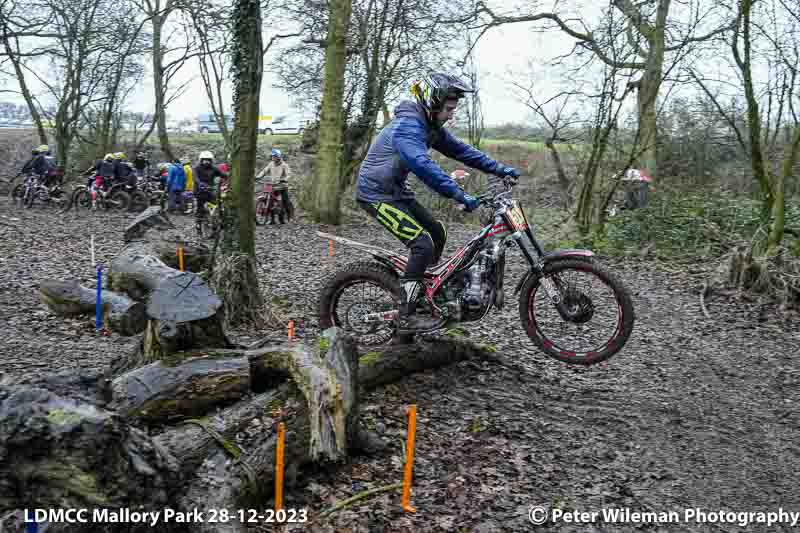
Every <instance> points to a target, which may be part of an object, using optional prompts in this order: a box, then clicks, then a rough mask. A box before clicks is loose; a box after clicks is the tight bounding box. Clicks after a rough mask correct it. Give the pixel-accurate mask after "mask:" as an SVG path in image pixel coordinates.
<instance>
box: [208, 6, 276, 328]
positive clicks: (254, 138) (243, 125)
mask: <svg viewBox="0 0 800 533" xmlns="http://www.w3.org/2000/svg"><path fill="white" fill-rule="evenodd" d="M233 20H234V27H233V60H232V70H233V77H234V102H233V103H234V112H235V116H236V121H235V123H236V126H235V128H234V132H233V136H232V139H231V148H232V158H233V161H232V163H233V165H232V168H231V171H232V172H231V181H230V190H229V191H228V193H227V196H226V197H225V199H224V202H223V203H222V220H223V224H222V226H223V231H222V243H221V247H220V248H221V249H220V254H219V255H218V256H217V257H216V258H215V264H214V266H213V277H212V280H211V283H212V286H213V287H214V290H215V291H216V293H217V294H218V295H219V297H220V298H222V300H223V302H224V305H225V310H224V316H225V321H226V323H227V324H229V325H236V324H241V323H245V322H251V323H256V322H258V321H259V320H260V316H259V312H260V309H261V307H262V306H263V305H264V299H263V297H262V295H261V291H260V290H259V286H258V276H257V275H256V260H255V227H256V226H255V220H256V219H255V195H254V181H253V180H254V177H255V173H256V157H257V144H258V115H259V109H260V105H259V104H260V95H261V78H262V75H263V55H262V48H263V47H262V39H261V24H262V20H261V5H260V4H259V2H258V0H236V3H235V6H234V14H233Z"/></svg>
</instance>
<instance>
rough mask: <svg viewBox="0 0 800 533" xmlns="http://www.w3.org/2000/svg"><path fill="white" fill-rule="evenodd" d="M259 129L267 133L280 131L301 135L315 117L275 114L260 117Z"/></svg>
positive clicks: (273, 133) (274, 133) (275, 133)
mask: <svg viewBox="0 0 800 533" xmlns="http://www.w3.org/2000/svg"><path fill="white" fill-rule="evenodd" d="M258 118H259V120H258V131H259V132H260V133H263V134H266V135H277V134H280V133H284V134H290V135H301V134H302V133H303V131H304V130H305V129H306V127H307V126H308V125H309V124H310V123H311V122H313V119H311V118H306V117H298V116H290V115H275V116H263V117H258Z"/></svg>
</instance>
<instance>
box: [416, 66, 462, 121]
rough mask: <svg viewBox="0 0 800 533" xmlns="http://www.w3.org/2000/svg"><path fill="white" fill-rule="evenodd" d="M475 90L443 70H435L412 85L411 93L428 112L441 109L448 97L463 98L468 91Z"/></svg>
mask: <svg viewBox="0 0 800 533" xmlns="http://www.w3.org/2000/svg"><path fill="white" fill-rule="evenodd" d="M474 92H475V89H473V88H472V87H471V86H470V85H468V84H467V83H466V82H464V81H462V80H461V79H459V78H457V77H456V76H451V75H450V74H443V73H441V72H434V73H433V74H431V75H429V76H426V77H425V78H424V79H422V80H419V81H415V82H414V83H413V84H412V85H411V94H412V95H413V96H414V98H415V99H416V101H417V102H419V103H420V104H421V105H422V107H424V108H425V111H427V112H428V113H436V112H438V111H441V110H442V108H443V107H444V103H445V101H447V100H448V99H451V98H456V99H461V98H463V97H464V95H465V94H466V93H474Z"/></svg>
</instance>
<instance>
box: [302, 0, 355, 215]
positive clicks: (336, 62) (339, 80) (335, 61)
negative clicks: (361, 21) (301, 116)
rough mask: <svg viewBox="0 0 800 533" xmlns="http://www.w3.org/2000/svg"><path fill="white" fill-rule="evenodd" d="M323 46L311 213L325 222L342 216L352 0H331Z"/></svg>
mask: <svg viewBox="0 0 800 533" xmlns="http://www.w3.org/2000/svg"><path fill="white" fill-rule="evenodd" d="M328 6H329V22H328V36H327V38H326V43H327V46H326V47H325V80H324V87H325V91H324V93H323V95H322V113H321V116H320V133H319V152H318V154H317V158H316V162H315V165H314V167H315V168H314V176H313V179H312V190H313V204H312V206H311V208H312V212H311V214H312V216H313V218H314V220H315V221H317V222H322V223H324V224H338V223H339V218H340V216H341V207H340V206H341V194H340V182H341V179H342V131H343V127H342V126H343V124H342V122H343V116H342V98H343V94H344V71H345V66H346V63H347V57H346V54H347V50H346V45H347V42H346V38H347V30H348V27H349V25H350V13H351V10H352V0H331V1H330V2H329V3H328Z"/></svg>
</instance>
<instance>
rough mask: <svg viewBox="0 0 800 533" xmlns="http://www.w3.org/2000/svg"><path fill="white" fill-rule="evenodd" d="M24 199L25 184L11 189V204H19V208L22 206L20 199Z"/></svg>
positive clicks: (18, 184)
mask: <svg viewBox="0 0 800 533" xmlns="http://www.w3.org/2000/svg"><path fill="white" fill-rule="evenodd" d="M24 197H25V184H24V183H17V184H16V185H15V186H14V188H13V189H11V202H12V203H13V204H14V205H17V204H19V205H20V207H21V206H22V199H23V198H24Z"/></svg>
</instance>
